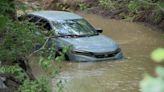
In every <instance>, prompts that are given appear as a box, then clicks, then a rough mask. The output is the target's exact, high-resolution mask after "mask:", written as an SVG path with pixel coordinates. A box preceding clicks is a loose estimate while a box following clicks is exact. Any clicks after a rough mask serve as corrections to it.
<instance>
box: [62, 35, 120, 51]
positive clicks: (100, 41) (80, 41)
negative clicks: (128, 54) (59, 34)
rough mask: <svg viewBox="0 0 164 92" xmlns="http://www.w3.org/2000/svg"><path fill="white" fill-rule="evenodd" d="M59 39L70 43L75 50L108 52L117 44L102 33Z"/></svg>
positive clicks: (114, 48) (116, 46)
mask: <svg viewBox="0 0 164 92" xmlns="http://www.w3.org/2000/svg"><path fill="white" fill-rule="evenodd" d="M61 40H63V41H64V42H67V43H68V44H70V45H72V46H73V47H74V49H75V50H80V51H88V52H109V51H114V50H116V49H117V48H118V45H117V44H116V43H115V42H114V41H113V40H112V39H111V38H109V37H106V36H104V35H97V36H90V37H79V38H61Z"/></svg>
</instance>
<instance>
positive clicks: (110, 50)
mask: <svg viewBox="0 0 164 92" xmlns="http://www.w3.org/2000/svg"><path fill="white" fill-rule="evenodd" d="M25 16H26V17H27V18H28V19H29V21H30V22H33V23H35V24H36V25H38V24H39V25H38V26H40V25H42V27H43V28H44V30H42V31H45V33H47V31H53V33H54V38H52V39H50V41H49V42H54V43H55V44H56V49H57V50H58V51H60V50H62V49H63V48H64V47H65V46H71V49H70V51H69V52H67V53H66V56H67V57H68V59H69V60H71V61H101V60H110V59H112V60H113V59H122V58H123V54H122V52H121V49H120V48H119V46H118V44H117V43H116V42H115V41H113V40H112V39H111V38H109V37H107V36H104V35H102V34H101V33H102V31H103V30H101V29H95V28H94V27H93V26H92V25H91V24H90V23H88V22H87V21H86V20H85V19H84V18H83V17H81V16H79V15H76V14H74V13H70V12H65V11H36V12H32V13H29V14H27V15H25Z"/></svg>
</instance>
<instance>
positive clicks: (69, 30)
mask: <svg viewBox="0 0 164 92" xmlns="http://www.w3.org/2000/svg"><path fill="white" fill-rule="evenodd" d="M53 25H54V27H55V33H56V34H57V35H58V36H91V35H96V34H98V33H97V32H96V30H95V29H94V28H93V27H92V25H90V24H89V23H88V22H87V21H86V20H84V19H75V20H64V21H55V22H53Z"/></svg>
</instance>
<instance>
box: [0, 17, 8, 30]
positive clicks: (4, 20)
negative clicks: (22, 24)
mask: <svg viewBox="0 0 164 92" xmlns="http://www.w3.org/2000/svg"><path fill="white" fill-rule="evenodd" d="M6 23H7V17H5V16H3V15H0V28H4V27H5V25H6Z"/></svg>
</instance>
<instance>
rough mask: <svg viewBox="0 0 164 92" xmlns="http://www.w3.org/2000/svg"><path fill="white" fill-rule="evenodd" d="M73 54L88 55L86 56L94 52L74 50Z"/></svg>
mask: <svg viewBox="0 0 164 92" xmlns="http://www.w3.org/2000/svg"><path fill="white" fill-rule="evenodd" d="M72 53H73V54H78V55H86V56H91V55H93V54H92V52H87V51H79V50H72Z"/></svg>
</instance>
